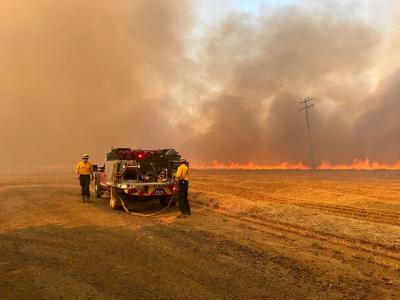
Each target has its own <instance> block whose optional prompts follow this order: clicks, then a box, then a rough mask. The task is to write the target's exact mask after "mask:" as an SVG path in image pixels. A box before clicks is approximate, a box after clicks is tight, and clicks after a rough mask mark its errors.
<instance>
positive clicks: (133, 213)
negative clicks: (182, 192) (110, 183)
mask: <svg viewBox="0 0 400 300" xmlns="http://www.w3.org/2000/svg"><path fill="white" fill-rule="evenodd" d="M174 197H175V195H172V196H171V199H169V202H168V205H167V206H166V207H164V208H163V209H162V210H160V211H157V212H155V213H152V214H140V213H135V212H133V211H130V210H129V209H128V207H127V206H126V204H125V201H124V199H122V197H119V200H120V201H121V204H122V207H123V208H124V210H125V212H126V213H128V214H131V215H134V216H138V217H153V216H155V215H158V214H160V213H162V212H164V211H166V210H167V209H168V208H169V207H170V206H171V203H172V200H173V199H174Z"/></svg>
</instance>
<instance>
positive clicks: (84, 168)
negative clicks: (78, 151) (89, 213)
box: [76, 154, 94, 202]
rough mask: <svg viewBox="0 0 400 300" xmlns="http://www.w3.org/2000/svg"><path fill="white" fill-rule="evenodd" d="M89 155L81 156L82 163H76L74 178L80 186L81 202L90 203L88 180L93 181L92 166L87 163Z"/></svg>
mask: <svg viewBox="0 0 400 300" xmlns="http://www.w3.org/2000/svg"><path fill="white" fill-rule="evenodd" d="M88 159H89V155H88V154H83V155H82V161H81V162H79V163H78V165H77V166H76V178H77V179H79V182H80V184H81V188H82V191H81V195H82V202H85V201H87V202H89V201H90V190H89V185H90V180H93V178H94V176H93V166H92V164H91V163H90V162H89V161H88Z"/></svg>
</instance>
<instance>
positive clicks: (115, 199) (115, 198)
mask: <svg viewBox="0 0 400 300" xmlns="http://www.w3.org/2000/svg"><path fill="white" fill-rule="evenodd" d="M119 197H120V195H119V190H118V189H117V188H111V197H110V207H111V208H112V209H115V210H117V209H121V207H122V206H121V201H120V200H119Z"/></svg>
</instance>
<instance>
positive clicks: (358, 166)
mask: <svg viewBox="0 0 400 300" xmlns="http://www.w3.org/2000/svg"><path fill="white" fill-rule="evenodd" d="M191 166H192V168H194V169H228V170H234V169H239V170H310V169H311V168H310V167H309V166H306V165H304V164H303V163H302V162H298V163H295V164H293V163H289V162H282V163H280V164H275V165H262V164H256V163H252V162H248V163H245V164H240V163H228V164H224V163H221V162H219V161H217V160H214V161H213V162H212V163H211V164H201V163H200V164H199V163H193V164H191ZM317 169H318V170H400V161H397V162H396V163H393V164H385V163H380V162H377V161H370V160H369V159H368V158H367V159H358V158H356V159H354V160H353V162H352V163H351V164H338V165H334V164H330V163H329V162H328V161H322V163H321V164H320V165H319V166H318V167H317Z"/></svg>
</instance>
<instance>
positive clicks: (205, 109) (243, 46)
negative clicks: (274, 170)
mask: <svg viewBox="0 0 400 300" xmlns="http://www.w3.org/2000/svg"><path fill="white" fill-rule="evenodd" d="M382 45H383V37H382V34H381V33H380V32H379V30H378V29H376V28H373V27H372V26H371V25H369V24H367V23H365V22H362V21H361V20H360V19H357V18H349V17H342V16H340V15H339V16H334V13H327V12H323V11H321V12H320V14H319V15H315V14H314V13H308V12H306V11H304V10H301V9H297V8H286V9H282V10H280V11H278V12H275V13H273V14H267V13H265V14H264V15H261V17H259V19H257V20H254V19H249V18H248V17H246V15H243V14H238V15H233V16H230V17H229V18H228V19H227V20H225V22H224V23H222V24H220V25H219V26H218V28H217V29H216V30H215V31H214V32H210V33H209V35H208V37H207V42H206V47H205V49H204V52H203V55H204V57H205V58H207V59H205V60H204V61H205V62H206V67H205V68H206V70H205V73H206V74H207V75H208V77H209V78H210V82H211V84H212V85H214V87H215V92H214V93H213V95H211V96H210V98H209V100H208V101H206V102H205V103H203V104H202V107H201V109H200V110H199V112H200V115H201V116H202V117H205V118H207V119H208V122H206V128H207V129H206V130H205V129H203V130H202V131H201V132H200V133H199V134H198V135H196V136H195V137H194V138H193V141H192V143H193V144H196V145H197V146H196V148H195V149H196V151H195V152H193V156H195V157H196V158H197V159H199V160H201V159H205V161H210V160H213V159H217V160H219V161H220V162H224V163H230V162H241V163H246V162H255V163H260V164H276V163H279V162H284V161H289V162H293V163H295V162H299V161H303V162H305V163H306V164H309V161H310V160H309V148H308V140H307V133H306V122H305V115H304V111H303V112H300V111H299V108H300V107H301V106H300V103H299V102H300V100H301V97H305V96H314V97H315V101H314V103H315V106H314V108H313V109H312V110H311V111H310V119H311V125H312V126H311V127H312V136H313V142H314V149H315V157H316V160H317V163H319V162H321V161H329V162H331V163H334V164H335V163H336V164H337V163H351V162H352V161H353V159H354V158H361V159H365V158H369V159H371V160H379V161H381V162H394V161H397V160H399V159H400V148H399V146H400V142H399V139H398V138H396V137H398V136H399V133H400V132H399V121H398V120H399V119H398V118H397V116H398V115H399V112H400V106H399V105H397V103H398V101H397V99H398V97H399V96H400V88H399V86H400V84H399V82H400V81H399V78H400V77H399V76H398V74H395V75H393V76H392V77H390V78H389V79H388V80H387V82H385V81H386V80H383V81H384V82H381V83H379V84H378V88H376V90H374V87H373V84H372V79H371V77H372V76H371V73H373V70H374V68H376V65H377V63H378V62H379V59H380V58H379V55H378V54H379V53H380V52H379V50H381V48H382ZM199 150H201V151H199Z"/></svg>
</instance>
